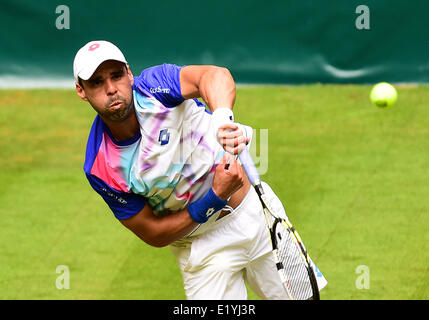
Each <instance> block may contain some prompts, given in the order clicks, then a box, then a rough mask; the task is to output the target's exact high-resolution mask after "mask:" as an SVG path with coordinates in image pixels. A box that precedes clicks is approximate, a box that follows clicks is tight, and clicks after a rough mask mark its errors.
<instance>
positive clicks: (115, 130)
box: [103, 108, 140, 141]
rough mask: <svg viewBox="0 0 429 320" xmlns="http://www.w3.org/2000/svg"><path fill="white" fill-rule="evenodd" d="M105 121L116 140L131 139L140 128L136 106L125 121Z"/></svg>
mask: <svg viewBox="0 0 429 320" xmlns="http://www.w3.org/2000/svg"><path fill="white" fill-rule="evenodd" d="M103 121H104V123H105V124H106V125H107V126H108V127H109V130H110V133H111V134H112V136H113V138H115V140H116V141H125V140H129V139H131V138H132V137H134V136H135V135H136V134H137V132H138V131H139V128H140V126H139V122H138V120H137V117H136V112H135V110H134V108H133V110H132V111H131V113H130V116H129V117H128V118H127V119H126V120H124V121H121V122H114V121H109V120H106V119H103Z"/></svg>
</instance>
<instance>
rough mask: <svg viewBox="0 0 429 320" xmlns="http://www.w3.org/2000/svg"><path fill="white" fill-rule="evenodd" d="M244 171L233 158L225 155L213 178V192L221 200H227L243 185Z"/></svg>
mask: <svg viewBox="0 0 429 320" xmlns="http://www.w3.org/2000/svg"><path fill="white" fill-rule="evenodd" d="M244 175H245V173H244V171H243V168H242V167H241V166H240V165H239V164H238V162H237V160H235V158H234V157H233V156H232V155H230V154H228V153H226V154H225V156H224V157H223V158H222V160H221V162H220V163H219V165H218V166H217V167H216V171H215V174H214V178H213V187H212V188H213V191H214V193H215V194H216V195H217V196H218V197H219V198H221V199H223V200H228V199H229V198H230V197H231V195H232V194H233V193H234V192H236V191H237V190H238V189H240V188H241V187H242V186H243V184H244Z"/></svg>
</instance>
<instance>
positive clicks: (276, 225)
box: [239, 148, 320, 300]
mask: <svg viewBox="0 0 429 320" xmlns="http://www.w3.org/2000/svg"><path fill="white" fill-rule="evenodd" d="M239 158H240V162H241V164H242V166H243V168H244V171H245V172H246V174H247V176H248V178H249V180H250V182H251V184H252V185H253V187H254V188H255V190H256V193H257V194H258V197H259V200H260V201H261V204H262V208H263V210H264V215H265V220H266V222H267V226H268V229H269V231H270V235H271V243H272V247H273V255H274V259H275V262H276V267H277V270H278V272H279V275H280V280H281V282H282V284H283V287H284V289H285V291H286V293H287V296H288V298H289V299H290V300H306V299H312V300H320V295H319V289H318V286H317V280H316V276H315V274H314V270H313V268H312V261H311V260H310V257H309V255H308V253H307V250H306V249H305V247H304V244H303V242H302V240H301V238H300V236H299V235H298V233H297V232H296V230H295V228H294V227H293V226H292V224H291V223H290V221H288V220H287V218H286V216H284V215H283V214H282V213H281V212H279V210H278V209H276V208H275V206H274V205H272V204H271V203H270V200H269V199H268V197H267V196H266V194H265V193H264V190H263V188H262V184H261V179H260V177H259V173H258V171H257V170H256V167H255V165H254V163H253V160H252V158H251V157H250V154H249V151H248V150H247V148H244V150H243V151H242V152H241V153H240V155H239ZM282 216H283V217H282Z"/></svg>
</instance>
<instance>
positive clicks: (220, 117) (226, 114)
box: [212, 108, 234, 135]
mask: <svg viewBox="0 0 429 320" xmlns="http://www.w3.org/2000/svg"><path fill="white" fill-rule="evenodd" d="M233 122H234V114H233V113H232V110H231V109H229V108H217V109H216V110H215V111H213V113H212V123H213V128H214V132H215V135H217V131H218V130H219V127H221V126H222V125H224V124H227V123H233Z"/></svg>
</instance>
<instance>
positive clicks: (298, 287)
mask: <svg viewBox="0 0 429 320" xmlns="http://www.w3.org/2000/svg"><path fill="white" fill-rule="evenodd" d="M274 231H275V237H276V243H277V255H278V258H279V261H280V262H281V264H282V267H283V270H282V271H280V272H283V275H284V277H285V279H286V283H285V286H286V287H287V288H288V290H289V292H290V293H291V295H292V297H293V298H294V299H296V300H305V299H308V298H310V297H311V296H312V295H313V291H312V288H311V283H310V280H309V277H308V271H307V267H306V263H305V262H304V260H303V257H302V256H301V254H302V252H301V250H300V249H299V244H298V243H297V241H296V240H294V235H293V233H292V231H291V230H290V229H286V228H285V226H283V225H281V224H280V223H278V224H277V225H276V228H275V230H274Z"/></svg>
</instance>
